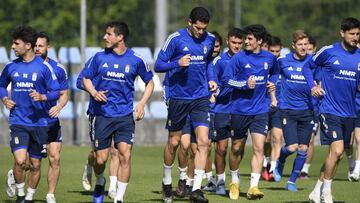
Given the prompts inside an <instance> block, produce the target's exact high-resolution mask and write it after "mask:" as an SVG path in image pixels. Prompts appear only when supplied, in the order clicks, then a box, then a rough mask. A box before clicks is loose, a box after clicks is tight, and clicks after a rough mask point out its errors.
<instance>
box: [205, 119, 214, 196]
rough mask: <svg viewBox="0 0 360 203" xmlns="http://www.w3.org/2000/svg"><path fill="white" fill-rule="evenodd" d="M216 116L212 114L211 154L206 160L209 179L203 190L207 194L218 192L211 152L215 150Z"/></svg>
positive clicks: (207, 177) (210, 131)
mask: <svg viewBox="0 0 360 203" xmlns="http://www.w3.org/2000/svg"><path fill="white" fill-rule="evenodd" d="M214 117H215V115H214V114H210V126H209V143H208V144H209V148H210V150H209V153H208V157H207V160H206V166H205V176H206V179H207V183H206V185H205V187H204V188H203V190H204V191H205V192H215V190H216V185H215V180H214V176H213V172H212V170H213V162H212V158H211V151H212V149H213V142H214V138H215V125H214V122H215V121H214Z"/></svg>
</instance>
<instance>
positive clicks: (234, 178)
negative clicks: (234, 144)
mask: <svg viewBox="0 0 360 203" xmlns="http://www.w3.org/2000/svg"><path fill="white" fill-rule="evenodd" d="M238 171H239V169H236V170H235V171H232V170H230V175H231V183H239V182H240V181H239V176H238Z"/></svg>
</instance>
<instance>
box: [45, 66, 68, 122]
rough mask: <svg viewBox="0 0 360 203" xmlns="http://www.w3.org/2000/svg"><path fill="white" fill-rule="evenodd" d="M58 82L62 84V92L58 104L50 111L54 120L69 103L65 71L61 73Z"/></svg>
mask: <svg viewBox="0 0 360 203" xmlns="http://www.w3.org/2000/svg"><path fill="white" fill-rule="evenodd" d="M58 81H59V83H60V89H61V91H60V97H59V100H58V102H57V104H56V105H55V106H53V107H51V109H50V110H49V116H50V117H52V118H57V117H59V115H60V111H61V109H63V108H64V107H65V105H66V104H67V102H68V101H69V90H68V89H69V85H68V81H67V76H66V72H65V70H63V69H62V71H61V72H60V74H59V77H58Z"/></svg>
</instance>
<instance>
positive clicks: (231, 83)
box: [221, 56, 256, 90]
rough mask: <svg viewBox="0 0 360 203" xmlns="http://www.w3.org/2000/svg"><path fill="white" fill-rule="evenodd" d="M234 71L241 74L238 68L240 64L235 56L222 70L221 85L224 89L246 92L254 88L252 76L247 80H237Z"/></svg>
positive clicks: (254, 83) (240, 69)
mask: <svg viewBox="0 0 360 203" xmlns="http://www.w3.org/2000/svg"><path fill="white" fill-rule="evenodd" d="M234 70H239V72H240V74H241V72H242V67H241V66H240V63H239V62H238V60H237V58H236V57H235V56H234V57H232V59H231V60H230V62H229V64H228V65H227V66H226V67H225V69H224V73H223V77H222V79H221V85H223V86H224V87H225V86H228V87H232V88H235V89H238V90H248V89H254V88H255V85H256V81H255V79H254V76H253V75H251V76H249V77H248V78H247V80H237V79H236V78H235V73H234Z"/></svg>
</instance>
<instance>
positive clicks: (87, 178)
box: [82, 150, 96, 191]
mask: <svg viewBox="0 0 360 203" xmlns="http://www.w3.org/2000/svg"><path fill="white" fill-rule="evenodd" d="M95 161H96V155H95V152H94V151H93V150H91V151H90V152H89V154H88V157H87V162H86V164H85V166H84V171H83V177H82V185H83V188H84V190H87V191H89V190H90V189H91V182H92V172H93V167H94V164H95Z"/></svg>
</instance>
